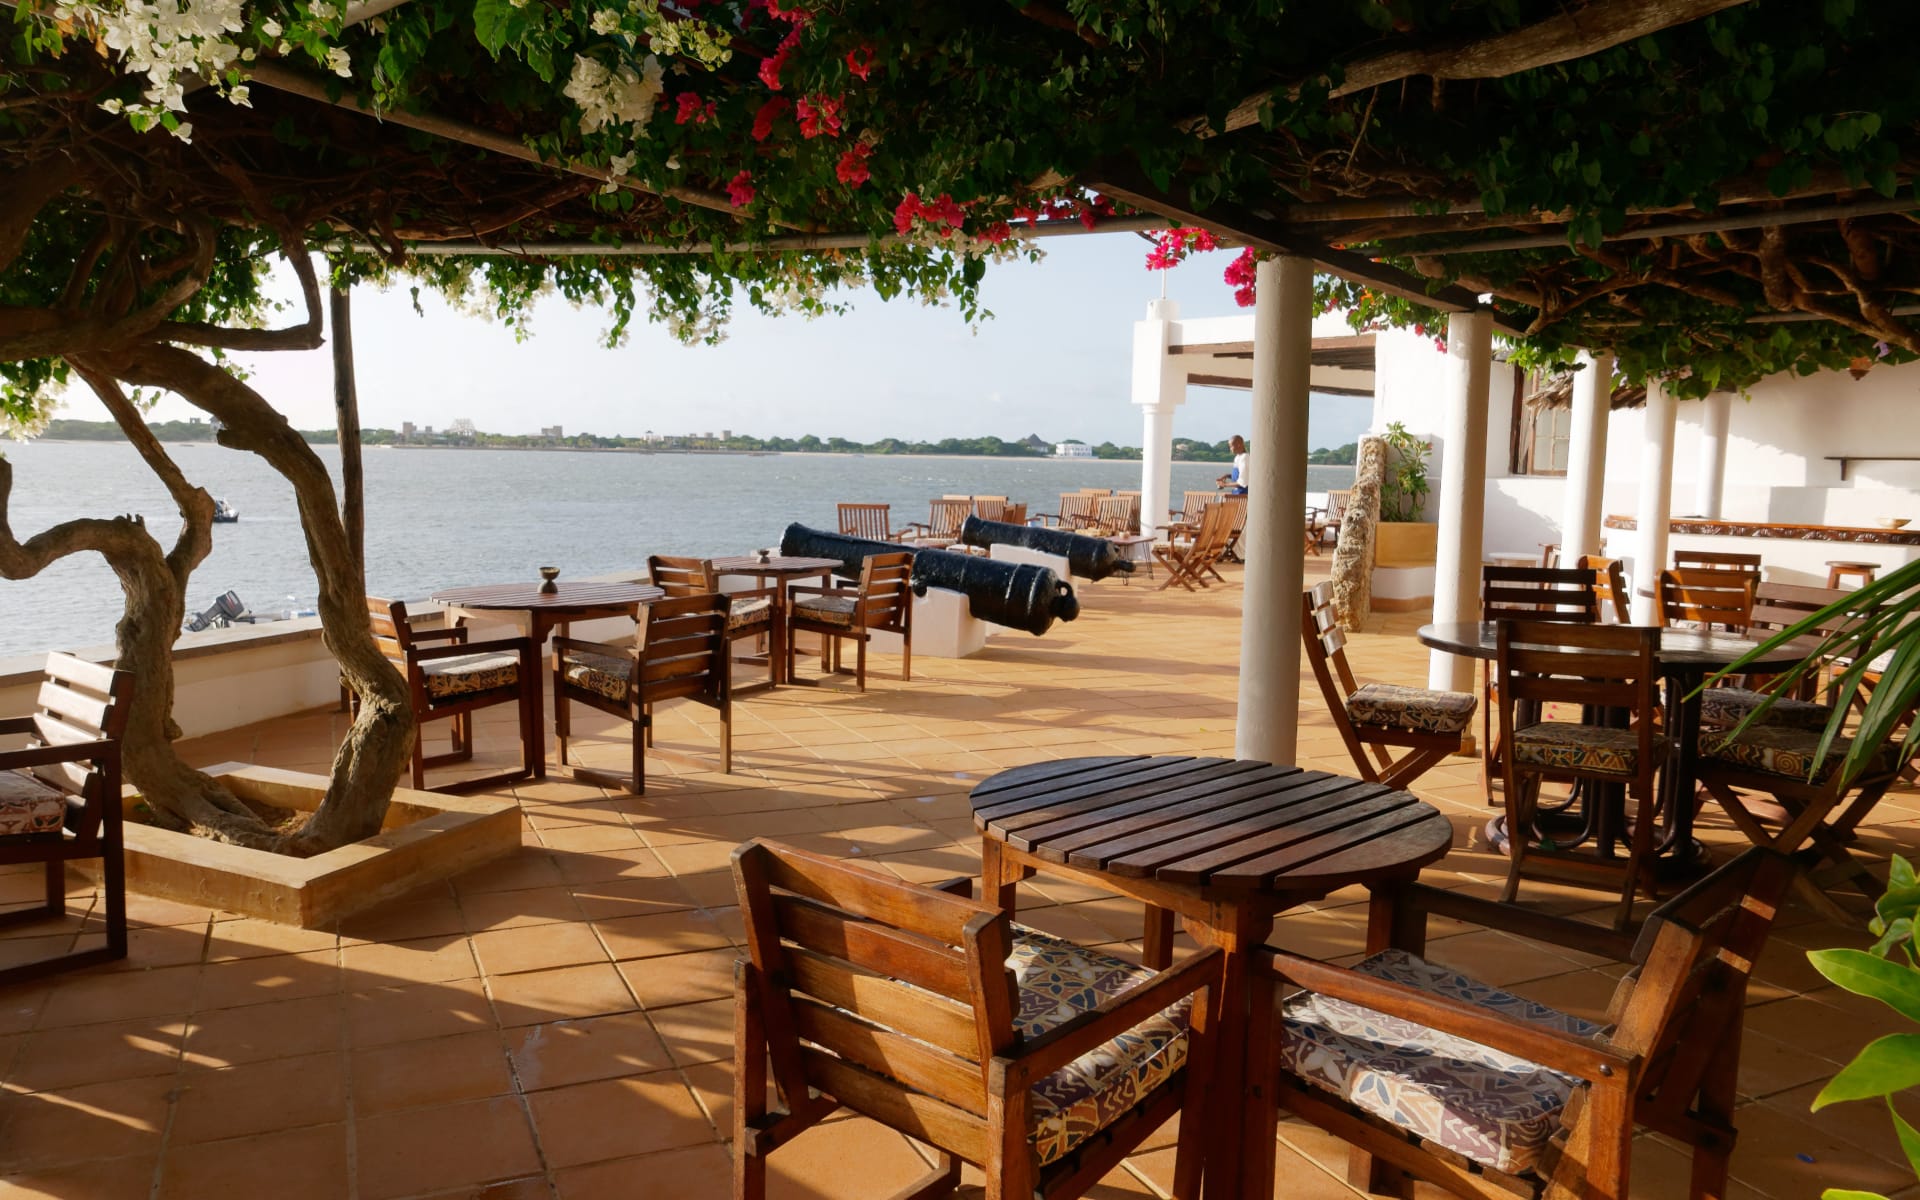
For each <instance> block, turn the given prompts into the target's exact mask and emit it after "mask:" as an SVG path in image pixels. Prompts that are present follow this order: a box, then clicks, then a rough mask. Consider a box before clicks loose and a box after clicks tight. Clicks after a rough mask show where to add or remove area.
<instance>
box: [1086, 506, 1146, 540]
mask: <svg viewBox="0 0 1920 1200" xmlns="http://www.w3.org/2000/svg"><path fill="white" fill-rule="evenodd" d="M1099 500H1100V503H1099V505H1098V506H1097V507H1096V508H1095V510H1094V518H1093V519H1094V523H1093V524H1092V525H1091V526H1089V527H1088V528H1087V529H1086V530H1085V532H1087V533H1091V534H1093V535H1095V536H1097V537H1124V536H1126V535H1127V534H1129V533H1131V532H1133V518H1134V514H1135V512H1137V511H1138V508H1139V501H1138V499H1137V498H1129V497H1127V496H1102V497H1099Z"/></svg>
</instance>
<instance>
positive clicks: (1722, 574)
mask: <svg viewBox="0 0 1920 1200" xmlns="http://www.w3.org/2000/svg"><path fill="white" fill-rule="evenodd" d="M1754 581H1755V577H1754V576H1752V575H1748V574H1747V573H1745V572H1744V571H1735V570H1728V569H1724V568H1720V567H1675V568H1673V569H1672V570H1668V571H1662V572H1660V614H1661V617H1662V618H1663V619H1664V620H1665V621H1666V623H1667V624H1668V625H1675V624H1678V623H1680V622H1687V621H1690V622H1694V623H1696V624H1699V625H1701V626H1703V627H1706V628H1712V627H1713V626H1715V625H1720V626H1724V627H1725V628H1727V629H1729V630H1732V631H1733V632H1736V633H1740V632H1744V631H1745V630H1746V628H1747V626H1748V625H1749V624H1751V623H1752V621H1753V589H1754Z"/></svg>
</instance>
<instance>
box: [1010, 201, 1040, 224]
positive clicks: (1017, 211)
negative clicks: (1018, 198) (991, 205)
mask: <svg viewBox="0 0 1920 1200" xmlns="http://www.w3.org/2000/svg"><path fill="white" fill-rule="evenodd" d="M1013 216H1014V219H1015V220H1018V221H1025V222H1026V223H1027V224H1029V225H1031V224H1033V223H1034V222H1035V221H1038V220H1039V219H1040V210H1039V209H1037V208H1034V207H1033V206H1032V205H1029V204H1016V205H1014V206H1013Z"/></svg>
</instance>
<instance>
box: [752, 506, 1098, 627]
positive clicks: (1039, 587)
mask: <svg viewBox="0 0 1920 1200" xmlns="http://www.w3.org/2000/svg"><path fill="white" fill-rule="evenodd" d="M1082 540H1084V541H1091V540H1093V539H1090V538H1087V539H1082ZM780 553H781V554H783V555H787V556H789V557H794V558H832V559H838V560H839V562H840V564H841V565H840V566H839V567H838V568H837V569H836V570H835V572H834V573H835V574H837V575H842V576H845V577H846V578H849V579H857V578H859V575H860V564H861V562H862V560H864V559H866V558H867V557H868V556H869V555H874V554H901V553H906V554H911V555H913V576H912V579H911V584H912V587H913V592H914V594H915V595H917V596H924V595H926V593H927V589H928V588H930V587H937V588H946V589H947V590H949V591H954V592H959V593H960V594H961V595H963V596H965V597H966V598H967V611H969V612H971V613H972V614H973V615H974V616H975V617H977V618H979V619H980V620H982V621H986V622H988V623H989V624H993V625H1005V626H1007V627H1008V628H1009V629H1024V630H1026V631H1027V632H1028V633H1031V634H1033V635H1035V636H1036V637H1037V636H1039V635H1040V634H1043V633H1045V632H1046V631H1047V630H1048V629H1049V628H1051V627H1052V625H1053V623H1054V622H1055V621H1056V620H1059V621H1071V620H1073V619H1074V618H1075V617H1077V616H1079V615H1080V601H1079V598H1078V597H1076V596H1075V595H1074V594H1073V585H1072V584H1070V583H1068V582H1067V581H1065V580H1063V579H1061V578H1060V577H1059V576H1058V575H1056V574H1054V573H1053V572H1052V571H1051V570H1049V569H1048V568H1046V567H1041V566H1036V565H1034V564H1032V563H1008V562H996V561H994V560H993V559H990V558H978V557H975V556H974V555H971V554H956V553H954V552H953V551H951V550H922V549H919V548H917V547H914V546H903V545H901V544H900V543H898V542H879V541H874V540H873V539H871V538H859V537H849V536H848V535H846V534H844V533H827V532H824V531H822V530H818V529H809V528H807V527H806V526H805V525H801V524H799V523H797V522H796V523H795V524H792V525H789V526H787V531H786V533H785V534H784V535H783V536H782V537H781V539H780Z"/></svg>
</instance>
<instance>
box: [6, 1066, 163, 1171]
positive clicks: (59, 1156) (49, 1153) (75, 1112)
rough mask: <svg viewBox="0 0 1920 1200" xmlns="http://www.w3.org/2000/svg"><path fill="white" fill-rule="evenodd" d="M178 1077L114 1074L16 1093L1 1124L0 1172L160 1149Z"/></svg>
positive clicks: (26, 1169) (123, 1155) (146, 1152)
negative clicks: (100, 1080) (75, 1084)
mask: <svg viewBox="0 0 1920 1200" xmlns="http://www.w3.org/2000/svg"><path fill="white" fill-rule="evenodd" d="M174 1078H175V1077H174V1076H171V1075H159V1076H153V1077H151V1078H146V1079H115V1080H111V1081H109V1082H106V1083H90V1084H87V1085H85V1086H84V1087H72V1088H64V1089H62V1090H60V1091H59V1092H47V1093H36V1094H34V1095H30V1096H14V1097H11V1098H10V1099H9V1101H8V1102H7V1104H6V1107H5V1110H4V1119H5V1123H4V1124H3V1125H0V1172H8V1173H12V1172H22V1173H24V1172H26V1171H28V1170H31V1169H33V1168H38V1167H53V1166H62V1165H66V1164H71V1163H78V1162H81V1161H84V1160H87V1159H96V1158H124V1157H128V1156H133V1155H145V1156H147V1157H148V1159H149V1161H151V1157H152V1155H153V1154H154V1153H155V1152H157V1151H158V1150H159V1149H160V1133H161V1130H162V1129H164V1128H165V1127H166V1122H167V1106H168V1104H169V1102H170V1097H171V1095H172V1093H173V1090H174V1086H175V1084H174Z"/></svg>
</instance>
